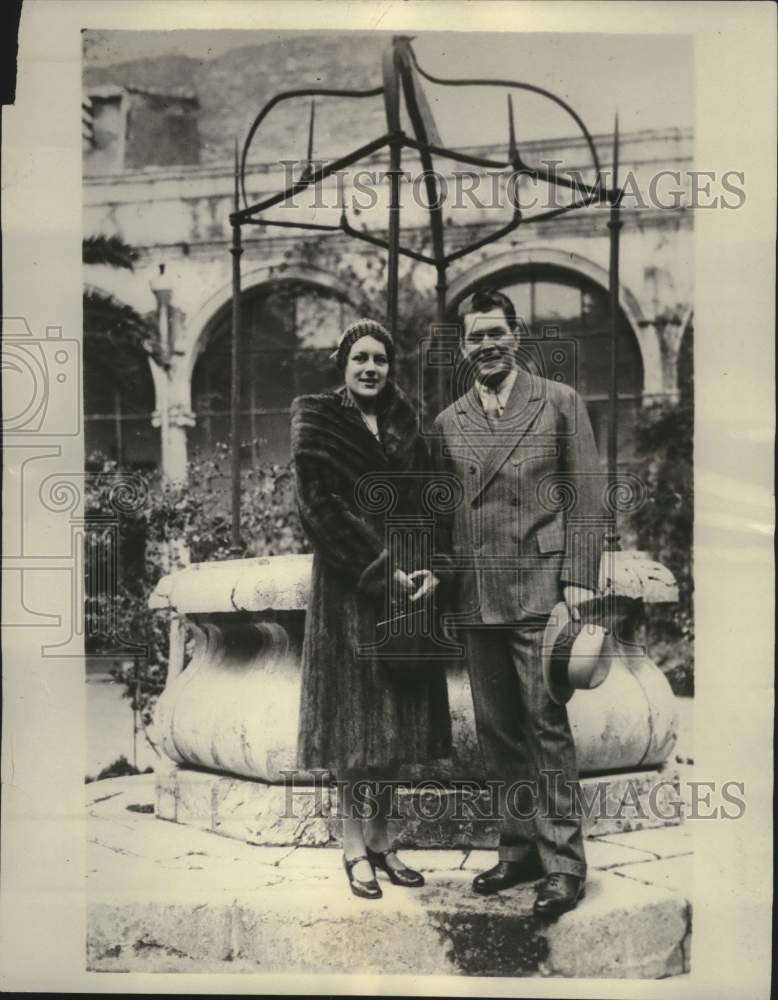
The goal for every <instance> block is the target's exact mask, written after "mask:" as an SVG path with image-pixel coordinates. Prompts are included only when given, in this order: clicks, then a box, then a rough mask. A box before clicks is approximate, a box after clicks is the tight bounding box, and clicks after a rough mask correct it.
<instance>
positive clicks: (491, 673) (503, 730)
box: [462, 625, 586, 877]
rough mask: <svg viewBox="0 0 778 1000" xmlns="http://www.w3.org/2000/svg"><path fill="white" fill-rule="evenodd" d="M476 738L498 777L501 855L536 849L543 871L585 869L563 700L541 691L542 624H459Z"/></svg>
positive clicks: (515, 857) (532, 853) (581, 872)
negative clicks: (471, 693)
mask: <svg viewBox="0 0 778 1000" xmlns="http://www.w3.org/2000/svg"><path fill="white" fill-rule="evenodd" d="M462 637H463V639H464V642H465V645H466V649H467V657H468V667H469V672H470V686H471V689H472V692H473V707H474V710H475V721H476V728H477V733H478V741H479V744H480V747H481V753H482V756H483V759H484V764H485V765H486V769H487V772H488V777H489V778H490V779H493V780H495V781H497V782H499V783H500V784H499V788H500V796H499V802H500V813H501V817H502V819H501V827H500V847H499V859H500V860H501V861H525V860H526V861H530V860H532V859H534V858H535V857H537V855H539V857H540V862H541V864H542V866H543V869H544V871H545V872H546V874H551V873H552V872H567V873H568V874H571V875H578V876H580V877H584V876H585V875H586V857H585V854H584V844H583V831H582V828H581V818H580V811H579V803H580V791H579V786H578V770H577V767H576V760H575V746H574V744H573V737H572V733H571V731H570V725H569V722H568V718H567V709H566V708H565V706H564V705H557V704H556V702H554V701H552V699H551V698H550V697H549V696H548V694H547V692H546V689H545V687H544V684H543V677H542V671H541V659H540V650H541V644H542V639H543V629H542V628H537V627H533V628H531V629H522V628H516V627H512V626H501V625H484V626H474V627H467V628H463V629H462Z"/></svg>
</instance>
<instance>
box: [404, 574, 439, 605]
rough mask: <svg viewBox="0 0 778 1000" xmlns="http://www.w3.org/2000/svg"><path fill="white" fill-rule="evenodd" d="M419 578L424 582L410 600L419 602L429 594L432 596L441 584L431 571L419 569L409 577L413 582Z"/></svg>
mask: <svg viewBox="0 0 778 1000" xmlns="http://www.w3.org/2000/svg"><path fill="white" fill-rule="evenodd" d="M419 578H421V581H422V582H421V585H420V586H419V589H418V590H417V591H416V593H415V594H411V597H410V600H412V601H418V600H420V598H422V597H426V596H427V594H431V593H432V591H433V590H434V589H435V588H436V587H437V586H438V584H439V583H440V580H439V579H438V578H437V577H436V576H435V574H434V573H433V572H432V570H429V569H417V570H416V571H415V572H413V573H410V574H409V575H408V579H409V580H411V581H414V580H418V579H419Z"/></svg>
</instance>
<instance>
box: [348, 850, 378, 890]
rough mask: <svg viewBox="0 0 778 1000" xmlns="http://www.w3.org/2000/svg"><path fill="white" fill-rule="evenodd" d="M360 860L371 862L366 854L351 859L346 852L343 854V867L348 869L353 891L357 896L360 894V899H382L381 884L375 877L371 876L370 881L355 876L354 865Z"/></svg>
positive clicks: (349, 881) (349, 882)
mask: <svg viewBox="0 0 778 1000" xmlns="http://www.w3.org/2000/svg"><path fill="white" fill-rule="evenodd" d="M359 861H367V862H369V861H370V859H369V858H366V857H365V855H364V854H360V855H359V857H358V858H351V859H349V858H347V857H346V855H345V854H344V855H343V867H344V868H345V869H346V875H347V876H348V884H349V885H350V886H351V891H352V892H353V893H354V895H355V896H359V897H360V899H380V898H381V897H382V896H383V893H382V892H381V886H380V885H379V884H378V882H376V880H375V879H374V878H371V879H370V881H369V882H361V881H360V880H359V879H358V878H354V875H353V870H354V865H355V864H357V863H358V862H359Z"/></svg>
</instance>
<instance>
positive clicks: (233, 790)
mask: <svg viewBox="0 0 778 1000" xmlns="http://www.w3.org/2000/svg"><path fill="white" fill-rule="evenodd" d="M581 786H582V797H583V802H584V804H585V806H586V805H588V807H589V811H588V813H587V811H586V809H585V810H584V831H585V833H586V835H587V836H602V835H604V834H611V833H624V832H629V831H631V830H642V829H652V828H658V827H664V826H667V825H673V824H677V823H680V822H681V819H682V813H683V804H682V801H681V794H680V782H679V777H678V773H677V771H676V769H675V766H674V765H667V766H665V767H663V768H659V769H652V770H647V771H635V772H629V773H623V774H610V775H605V776H602V777H585V778H584V779H583V780H582V782H581ZM395 802H396V814H397V816H398V819H397V820H396V821H392V822H391V823H390V832H391V834H392V836H393V837H394V838H395V839H396V840H397V842H398V843H399V844H400V845H402V846H403V847H428V848H483V849H489V848H495V847H496V846H497V840H498V821H497V813H496V806H495V802H496V796H494V795H493V796H492V797H491V798H490V795H489V793H488V792H487V791H483V790H480V789H479V788H478V786H476V785H475V783H473V787H472V788H469V789H466V790H465V789H458V790H452V789H450V788H447V787H445V786H443V785H442V784H440V783H435V782H427V783H425V784H422V785H420V786H417V787H416V788H415V789H409V788H404V787H400V788H398V790H397V793H396V798H395ZM156 810H157V815H158V816H159V817H160V818H161V819H167V820H171V821H173V822H176V823H181V824H184V825H187V826H193V827H197V828H198V829H201V830H211V831H213V832H214V833H219V834H221V835H222V836H225V837H233V838H235V839H236V840H243V841H246V842H247V843H251V844H258V845H263V846H277V845H286V844H302V845H309V846H325V845H332V844H337V843H338V842H339V837H340V822H339V820H338V818H337V800H336V796H335V794H334V792H333V791H331V790H330V789H329V788H328V787H327V786H319V787H318V788H317V787H313V786H310V785H294V786H291V785H290V786H287V787H284V786H283V785H269V784H266V783H264V782H261V781H252V780H250V779H247V778H237V777H233V776H230V775H224V774H216V773H214V772H211V771H195V770H191V769H188V768H184V767H178V766H176V765H174V764H168V763H166V764H164V765H161V766H160V767H159V768H158V769H157V772H156Z"/></svg>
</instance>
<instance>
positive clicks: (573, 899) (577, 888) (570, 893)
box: [533, 872, 586, 917]
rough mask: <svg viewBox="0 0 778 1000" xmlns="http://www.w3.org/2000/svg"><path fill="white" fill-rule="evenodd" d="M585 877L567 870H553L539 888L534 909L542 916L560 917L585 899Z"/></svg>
mask: <svg viewBox="0 0 778 1000" xmlns="http://www.w3.org/2000/svg"><path fill="white" fill-rule="evenodd" d="M585 891H586V889H585V885H584V879H582V878H579V877H578V876H577V875H569V874H568V873H567V872H552V873H551V874H550V875H549V876H548V878H547V879H546V880H545V881H544V882H543V884H542V885H541V886H540V888H539V889H538V894H537V897H536V899H535V905H534V907H533V909H534V910H535V913H537V914H538V915H539V916H541V917H558V916H559V914H560V913H566V912H567V911H568V910H572V909H573V907H574V906H576V904H577V903H578V900H579V899H583V896H584V893H585Z"/></svg>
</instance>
